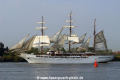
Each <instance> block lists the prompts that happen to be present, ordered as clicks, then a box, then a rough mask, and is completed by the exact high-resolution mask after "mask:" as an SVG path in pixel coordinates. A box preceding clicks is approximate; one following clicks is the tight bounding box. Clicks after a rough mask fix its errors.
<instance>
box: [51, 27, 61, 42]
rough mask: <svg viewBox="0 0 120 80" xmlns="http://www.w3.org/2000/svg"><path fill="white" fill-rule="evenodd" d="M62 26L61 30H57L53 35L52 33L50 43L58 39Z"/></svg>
mask: <svg viewBox="0 0 120 80" xmlns="http://www.w3.org/2000/svg"><path fill="white" fill-rule="evenodd" d="M62 30H63V28H62V29H61V30H59V31H58V32H57V33H56V34H55V35H53V36H52V37H51V38H50V43H55V42H57V41H58V39H59V36H60V34H61V32H62Z"/></svg>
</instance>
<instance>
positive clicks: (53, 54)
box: [10, 12, 114, 64]
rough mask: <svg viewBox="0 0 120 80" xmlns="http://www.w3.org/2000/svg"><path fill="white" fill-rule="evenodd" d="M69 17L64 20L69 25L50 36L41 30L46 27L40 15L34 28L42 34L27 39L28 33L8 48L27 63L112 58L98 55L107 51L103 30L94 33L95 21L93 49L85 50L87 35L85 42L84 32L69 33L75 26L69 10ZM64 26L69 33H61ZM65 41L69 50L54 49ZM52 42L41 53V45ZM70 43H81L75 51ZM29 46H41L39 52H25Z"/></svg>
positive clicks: (56, 62)
mask: <svg viewBox="0 0 120 80" xmlns="http://www.w3.org/2000/svg"><path fill="white" fill-rule="evenodd" d="M67 16H69V17H70V20H68V21H65V22H69V23H70V25H69V26H63V28H62V29H61V30H59V31H58V32H57V33H56V34H55V35H53V36H52V37H51V38H50V37H49V36H48V35H44V34H43V30H44V29H47V27H43V23H46V22H43V16H42V22H37V23H38V24H41V27H37V28H35V29H37V30H39V29H41V31H42V35H41V36H37V35H34V36H32V37H31V38H30V39H28V40H27V41H25V40H26V39H27V37H28V36H29V34H28V35H27V36H26V37H25V38H23V39H22V40H21V41H20V42H19V43H18V44H16V45H15V46H13V47H12V48H10V50H13V51H19V52H21V53H20V55H19V56H20V57H22V58H24V59H26V60H27V61H28V63H52V64H81V63H94V61H95V59H96V60H97V62H109V61H111V60H112V59H113V58H114V55H98V54H97V52H98V51H107V44H106V39H105V37H104V33H103V31H100V32H99V33H97V34H96V33H95V21H96V20H95V21H94V45H93V47H94V50H93V52H87V51H88V46H89V42H90V38H91V37H89V38H88V39H87V40H86V41H85V42H84V39H85V36H86V34H84V35H83V36H82V37H80V38H79V37H78V36H77V34H71V29H72V28H74V27H76V26H72V25H71V23H72V22H75V21H73V20H72V19H71V17H72V16H74V15H72V12H70V15H67ZM64 28H69V29H70V34H69V35H67V34H63V35H61V32H62V30H63V29H64ZM66 41H69V42H68V43H67V44H69V52H68V53H64V52H63V51H56V49H58V48H61V47H63V45H64V43H65V42H66ZM51 43H53V45H52V46H51V47H50V50H49V51H48V52H47V53H46V54H43V46H50V44H51ZM72 44H82V45H81V46H80V47H79V48H78V49H77V51H76V52H71V45H72ZM31 47H38V48H41V54H40V55H35V54H34V53H31V54H27V53H25V51H29V50H30V49H31ZM83 50H86V52H81V51H83Z"/></svg>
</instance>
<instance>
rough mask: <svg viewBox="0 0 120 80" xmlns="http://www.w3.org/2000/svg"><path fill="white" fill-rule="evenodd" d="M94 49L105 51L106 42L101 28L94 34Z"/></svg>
mask: <svg viewBox="0 0 120 80" xmlns="http://www.w3.org/2000/svg"><path fill="white" fill-rule="evenodd" d="M95 51H107V44H106V39H105V37H104V34H103V30H102V31H100V32H99V33H98V34H96V35H95Z"/></svg>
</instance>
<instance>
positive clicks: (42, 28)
mask: <svg viewBox="0 0 120 80" xmlns="http://www.w3.org/2000/svg"><path fill="white" fill-rule="evenodd" d="M43 23H46V22H43V16H42V22H37V24H41V27H37V28H36V29H41V32H42V36H41V37H44V34H43V30H44V29H47V27H43ZM39 40H40V38H39ZM42 44H43V42H41V54H43V45H42Z"/></svg>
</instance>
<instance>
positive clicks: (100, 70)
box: [0, 62, 120, 80]
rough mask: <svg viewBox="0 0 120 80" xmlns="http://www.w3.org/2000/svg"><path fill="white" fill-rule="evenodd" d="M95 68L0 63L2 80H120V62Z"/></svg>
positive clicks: (69, 65) (67, 65)
mask: <svg viewBox="0 0 120 80" xmlns="http://www.w3.org/2000/svg"><path fill="white" fill-rule="evenodd" d="M93 66H94V64H29V63H27V62H0V80H58V78H59V80H120V62H108V63H98V67H96V68H95V67H93ZM45 78H46V79H45ZM60 78H61V79H60ZM72 78H73V79H72Z"/></svg>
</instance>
